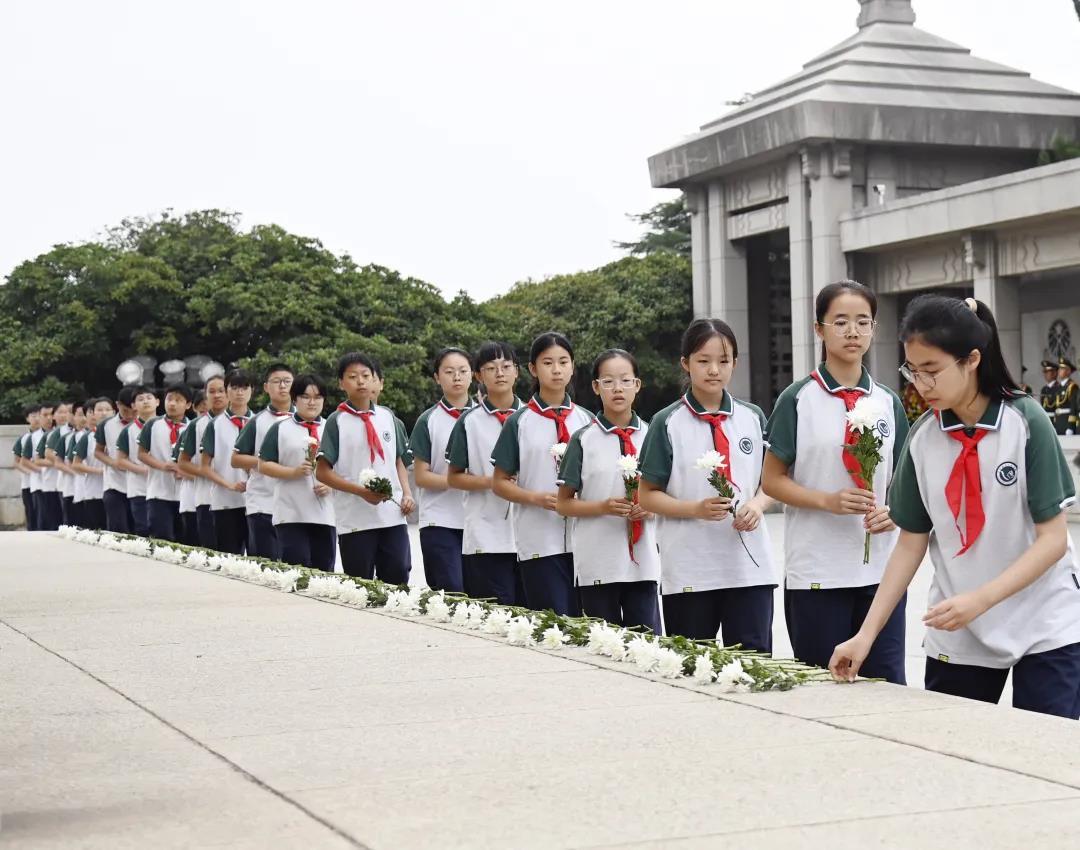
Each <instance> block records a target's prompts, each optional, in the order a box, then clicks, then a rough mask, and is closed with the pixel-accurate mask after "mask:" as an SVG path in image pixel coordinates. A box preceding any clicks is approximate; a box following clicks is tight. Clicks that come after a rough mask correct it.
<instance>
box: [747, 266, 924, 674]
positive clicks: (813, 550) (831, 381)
mask: <svg viewBox="0 0 1080 850" xmlns="http://www.w3.org/2000/svg"><path fill="white" fill-rule="evenodd" d="M876 315H877V296H876V295H875V294H874V292H873V290H871V289H870V288H869V287H866V286H864V285H863V284H861V283H857V282H856V281H853V280H844V281H840V282H838V283H832V284H829V285H828V286H826V287H825V288H824V289H822V290H821V292H819V293H818V295H817V299H816V304H815V319H816V321H815V323H814V331H815V332H816V333H817V335H818V337H819V338H820V339H821V341H822V357H821V360H822V362H821V363H820V365H818V367H817V368H816V369H815V370H814V371H813V372H812V373H811V374H810V375H809V376H807V377H805V378H800V379H799V380H797V381H796V382H795V383H793V384H792V385H791V386H790V387H788V388H787V389H786V390H784V391H783V392H782V393H781V394H780V397H779V398H778V399H777V401H776V406H775V407H774V408H773V412H772V416H770V417H769V425H768V432H767V436H768V440H769V451H768V453H767V454H766V455H765V469H764V472H763V473H762V486H763V487H764V489H765V491H766V492H767V493H768V494H769V495H770V496H772V497H773V498H774V499H776V500H777V501H780V502H784V503H785V504H786V505H787V508H786V509H785V511H784V527H785V534H784V566H785V575H784V616H785V619H786V620H787V628H788V634H789V635H790V637H791V646H792V649H793V650H794V653H795V657H796V658H798V659H799V660H800V661H805V662H807V663H808V664H815V665H817V666H818V667H825V666H827V665H828V663H829V659H830V658H831V657H832V651H833V649H834V648H835V647H836V644H838V643H840V642H841V641H842V640H845V639H846V638H847V637H848V636H849V635H851V633H852V632H854V631H857V630H858V628H859V626H861V625H862V621H863V618H864V617H865V616H866V612H867V611H868V610H869V609H870V603H871V602H872V601H873V599H874V593H875V591H876V590H877V585H878V582H879V581H881V574H882V573H883V572H884V571H885V563H886V562H887V561H888V559H889V555H890V553H891V552H892V549H893V546H894V545H896V538H897V535H898V532H897V530H896V526H895V525H893V523H892V520H890V519H889V508H888V505H886V503H885V499H886V494H887V493H888V490H889V484H890V483H891V482H892V477H893V469H894V468H895V466H896V461H897V459H898V458H899V457H900V448H901V447H902V446H903V445H904V439H905V438H906V437H907V432H908V422H907V416H906V415H905V413H904V406H903V403H902V402H901V401H900V397H899V396H897V395H896V393H894V392H893V391H892V390H890V389H889V388H888V387H886V386H884V385H883V384H879V383H877V382H876V381H874V380H873V378H871V376H870V373H869V372H868V371H867V369H866V367H865V366H863V356H864V355H865V354H866V352H867V351H868V350H869V348H870V343H871V341H872V340H873V334H874V325H875V317H876ZM857 402H862V403H863V404H873V405H874V409H875V411H876V413H877V426H876V428H875V431H876V432H877V434H878V435H879V436H880V437H881V441H882V445H881V456H882V461H881V463H880V464H879V465H878V468H877V470H876V472H875V474H874V480H873V481H872V482H866V481H864V480H863V479H862V476H861V475H860V472H859V464H858V461H857V460H856V459H855V457H854V455H852V454H851V453H850V452H849V451H847V450H846V449H845V445H847V444H850V443H852V442H854V440H855V439H856V438H857V437H858V432H856V431H852V430H851V428H850V427H849V426H848V422H847V413H848V411H849V410H851V409H852V408H853V407H854V406H855V404H856V403H857ZM867 532H869V533H870V535H871V538H870V562H869V563H867V564H864V563H863V560H864V554H865V551H864V548H865V543H866V534H867ZM904 607H905V606H904V601H903V600H901V602H900V604H898V605H897V606H896V610H895V611H893V614H892V616H891V617H890V618H889V621H888V622H887V623H886V624H885V628H884V629H882V631H881V634H880V635H878V639H877V641H876V642H875V643H874V650H873V652H872V653H871V655H870V657H869V658H867V660H866V663H865V664H864V666H863V671H864V673H865V675H867V676H873V677H880V678H884V679H886V680H888V681H890V682H892V683H894V684H897V685H904V684H907V681H906V676H905V672H904V666H905V665H904V655H905V649H904V646H905V644H904V631H905V630H904Z"/></svg>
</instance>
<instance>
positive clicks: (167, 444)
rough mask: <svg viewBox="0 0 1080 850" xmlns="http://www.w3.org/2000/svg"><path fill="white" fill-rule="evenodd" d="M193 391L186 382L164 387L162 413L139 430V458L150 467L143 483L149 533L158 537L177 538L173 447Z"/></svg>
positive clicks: (177, 498) (177, 488) (177, 500)
mask: <svg viewBox="0 0 1080 850" xmlns="http://www.w3.org/2000/svg"><path fill="white" fill-rule="evenodd" d="M192 397H193V394H192V392H191V387H189V386H188V385H187V384H177V385H174V386H170V387H167V388H166V389H165V415H164V416H156V417H154V418H153V419H151V420H150V421H149V422H147V423H146V425H145V427H143V429H142V431H141V432H140V433H139V460H140V461H141V462H142V463H144V464H146V465H147V466H148V467H149V468H150V473H149V475H148V476H147V478H148V480H147V483H146V519H147V526H148V527H149V529H150V536H151V537H154V538H157V539H158V540H171V541H173V542H175V541H177V540H179V535H178V528H177V525H178V524H179V522H180V481H179V479H178V478H177V473H178V472H179V471H180V469H179V467H178V466H177V465H176V461H174V460H173V448H174V447H175V446H176V445H177V444H178V443H179V442H180V432H181V431H183V430H184V426H185V425H186V424H187V418H186V415H187V412H188V410H189V409H190V408H191V400H192Z"/></svg>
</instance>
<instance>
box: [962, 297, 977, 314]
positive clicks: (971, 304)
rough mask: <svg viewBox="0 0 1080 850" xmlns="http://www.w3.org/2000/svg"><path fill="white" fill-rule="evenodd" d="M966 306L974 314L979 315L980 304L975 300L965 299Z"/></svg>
mask: <svg viewBox="0 0 1080 850" xmlns="http://www.w3.org/2000/svg"><path fill="white" fill-rule="evenodd" d="M964 304H966V305H967V308H968V309H969V310H970V311H971V312H972V313H974V314H975V315H978V314H979V302H978V301H976V300H975V299H974V298H965V299H964Z"/></svg>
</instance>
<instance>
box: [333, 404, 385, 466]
mask: <svg viewBox="0 0 1080 850" xmlns="http://www.w3.org/2000/svg"><path fill="white" fill-rule="evenodd" d="M337 409H338V410H340V411H341V412H342V413H348V414H349V415H350V416H359V417H360V418H361V419H363V420H364V431H365V433H366V434H367V441H368V449H369V450H370V451H371V462H372V463H374V462H375V455H376V454H378V456H379V457H380V458H382V459H383V460H386V455H385V454H384V453H383V447H382V443H381V442H380V441H379V432H378V431H376V430H375V423H374V422H372V421H371V418H372V417H373V416H374V415H375V411H373V410H357V409H356V408H355V407H353V406H352V405H350V404H349V403H348V402H346V401H343V402H342V403H341V404H339V405H338V406H337Z"/></svg>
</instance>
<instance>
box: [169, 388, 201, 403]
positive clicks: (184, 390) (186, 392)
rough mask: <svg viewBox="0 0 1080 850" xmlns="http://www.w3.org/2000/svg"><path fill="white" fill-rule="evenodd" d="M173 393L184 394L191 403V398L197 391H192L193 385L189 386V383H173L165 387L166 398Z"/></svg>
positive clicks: (185, 398)
mask: <svg viewBox="0 0 1080 850" xmlns="http://www.w3.org/2000/svg"><path fill="white" fill-rule="evenodd" d="M173 393H176V394H177V395H182V396H183V397H184V401H186V402H187V403H188V404H191V400H192V399H193V398H194V397H195V393H194V392H192V390H191V387H189V386H188V385H187V384H172V385H170V386H168V387H165V397H166V398H168V397H169V396H170V395H172V394H173Z"/></svg>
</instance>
